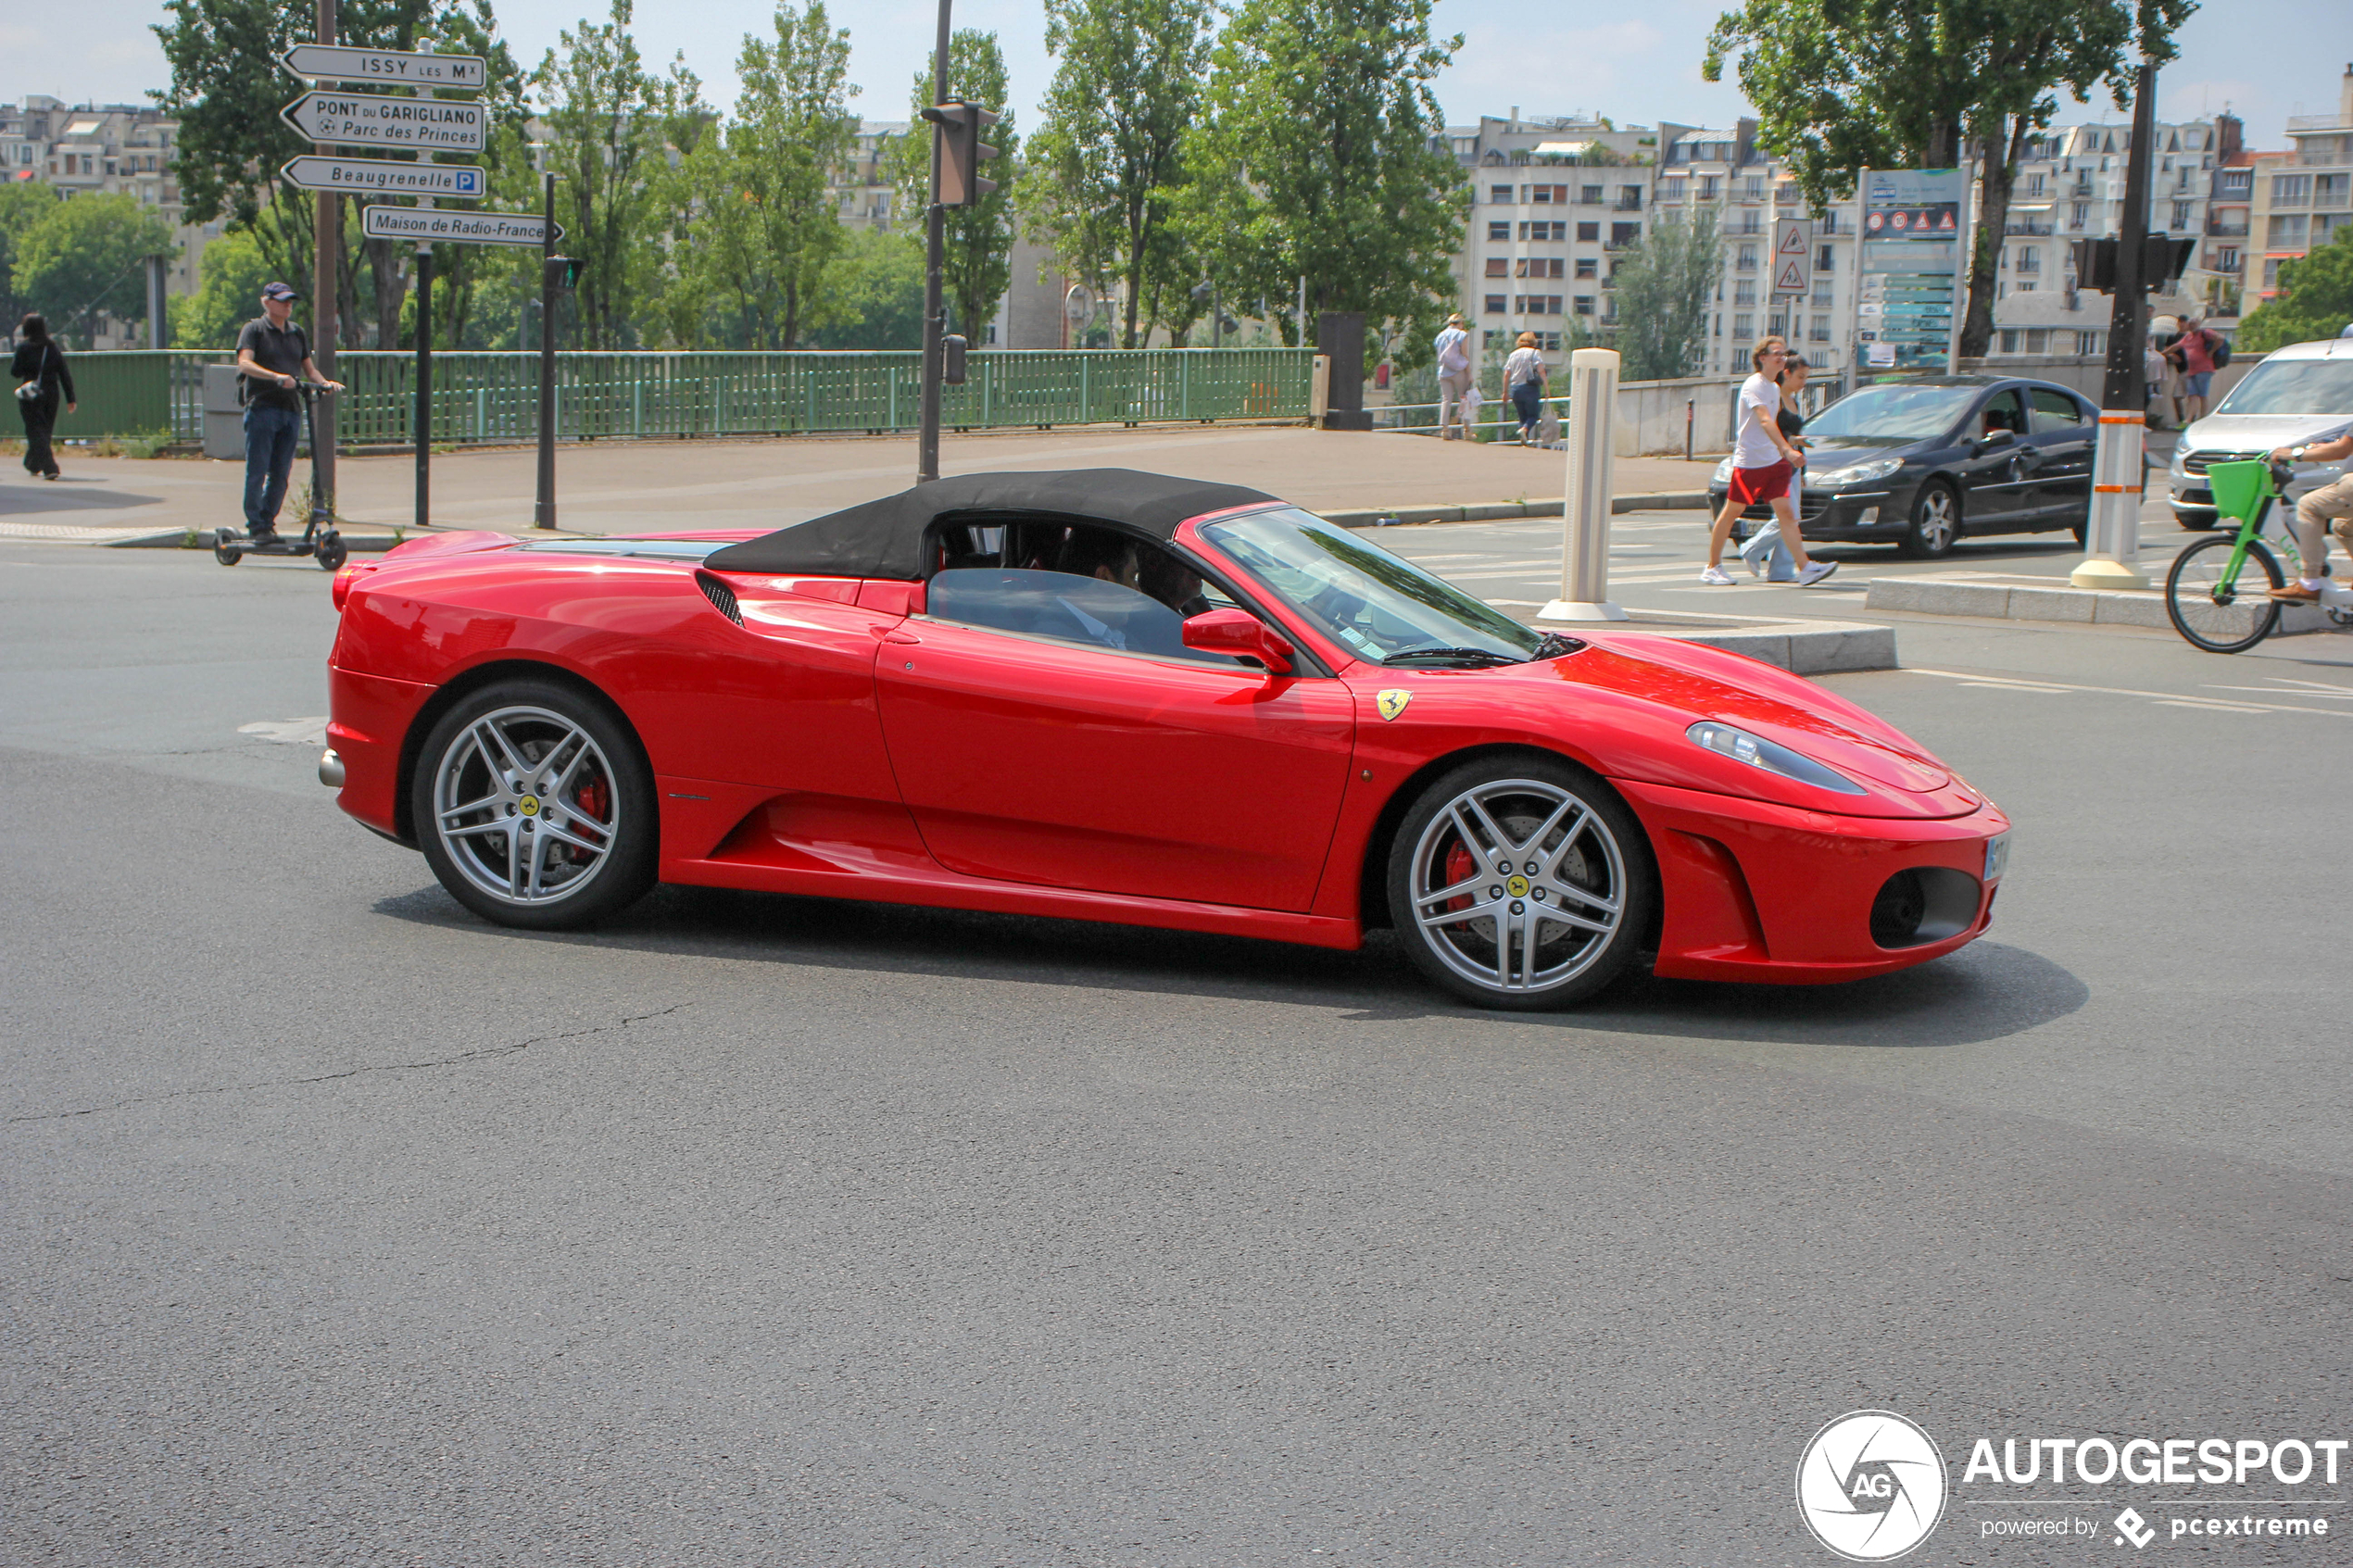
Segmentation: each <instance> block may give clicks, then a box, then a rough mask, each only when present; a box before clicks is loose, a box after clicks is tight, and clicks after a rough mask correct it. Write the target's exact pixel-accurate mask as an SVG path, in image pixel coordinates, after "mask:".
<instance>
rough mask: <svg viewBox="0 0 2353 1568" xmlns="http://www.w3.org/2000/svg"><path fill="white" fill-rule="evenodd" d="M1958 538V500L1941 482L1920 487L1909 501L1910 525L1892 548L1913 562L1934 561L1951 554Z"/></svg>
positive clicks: (1959, 510)
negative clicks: (1910, 505) (1910, 507)
mask: <svg viewBox="0 0 2353 1568" xmlns="http://www.w3.org/2000/svg"><path fill="white" fill-rule="evenodd" d="M1960 536H1961V498H1960V497H1959V496H1958V495H1955V494H1954V493H1953V487H1952V486H1951V485H1949V484H1946V483H1943V482H1942V481H1931V482H1930V483H1927V484H1923V485H1921V486H1920V493H1919V495H1917V496H1915V497H1914V498H1913V501H1912V516H1911V521H1910V524H1909V525H1908V526H1907V527H1906V529H1905V530H1904V537H1903V538H1902V539H1901V540H1899V541H1898V542H1897V544H1896V548H1898V549H1900V550H1902V551H1903V552H1904V553H1905V554H1906V555H1907V556H1910V557H1912V558H1914V559H1916V560H1934V559H1935V558H1938V557H1940V556H1944V555H1949V554H1951V553H1952V549H1953V542H1954V541H1955V540H1957V539H1958V538H1959V537H1960Z"/></svg>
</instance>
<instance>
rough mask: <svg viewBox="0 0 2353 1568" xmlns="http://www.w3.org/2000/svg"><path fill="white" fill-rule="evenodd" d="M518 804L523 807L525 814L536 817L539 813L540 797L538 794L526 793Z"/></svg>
mask: <svg viewBox="0 0 2353 1568" xmlns="http://www.w3.org/2000/svg"><path fill="white" fill-rule="evenodd" d="M517 804H518V805H519V806H520V807H521V809H522V814H523V815H524V816H526V817H535V816H537V815H539V797H537V796H535V795H526V796H524V797H522V800H521V801H520V802H518V803H517Z"/></svg>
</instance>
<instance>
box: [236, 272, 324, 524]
mask: <svg viewBox="0 0 2353 1568" xmlns="http://www.w3.org/2000/svg"><path fill="white" fill-rule="evenodd" d="M301 297H302V296H301V295H298V294H296V292H295V291H294V290H293V289H291V288H289V287H287V286H286V285H285V284H284V283H264V284H262V285H261V314H260V316H259V317H258V318H257V319H255V320H250V321H247V322H246V323H245V330H244V331H243V332H239V333H238V334H237V369H238V370H242V371H244V372H245V536H246V537H247V538H248V539H251V540H252V541H253V542H254V543H255V544H257V545H274V544H276V543H277V542H278V508H279V507H280V506H282V505H283V504H284V501H285V499H286V477H287V475H289V474H291V473H292V472H293V471H294V455H295V443H296V440H297V439H298V438H299V437H300V435H301V433H302V395H301V394H300V393H298V392H297V391H296V390H295V388H296V383H298V382H302V381H309V382H314V383H319V384H321V385H323V386H325V387H327V388H328V389H330V390H331V391H335V392H340V391H342V390H343V383H340V382H331V381H328V380H327V379H326V378H325V377H324V376H321V374H320V373H319V368H318V367H317V366H316V365H313V364H312V363H311V362H310V340H309V339H308V337H306V336H304V335H303V331H302V329H301V328H300V327H299V326H296V324H295V320H294V302H295V301H296V300H297V299H300V298H301Z"/></svg>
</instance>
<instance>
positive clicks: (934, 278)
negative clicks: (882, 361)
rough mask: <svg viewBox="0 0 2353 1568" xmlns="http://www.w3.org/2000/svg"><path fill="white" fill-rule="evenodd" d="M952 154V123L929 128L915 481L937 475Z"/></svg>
mask: <svg viewBox="0 0 2353 1568" xmlns="http://www.w3.org/2000/svg"><path fill="white" fill-rule="evenodd" d="M948 6H949V0H939V47H938V49H937V51H936V52H935V53H934V54H933V56H932V71H931V80H932V86H931V101H932V102H933V103H935V104H944V103H946V102H947V101H948V45H949V34H948ZM947 156H948V127H947V126H946V125H944V124H941V123H939V122H938V121H937V120H935V121H933V123H932V128H931V206H930V207H929V208H928V209H927V210H926V211H925V214H924V390H923V412H922V414H921V415H920V419H921V421H922V422H921V425H920V427H919V428H918V430H917V432H916V435H915V483H918V484H927V483H930V482H931V481H933V480H935V479H937V478H938V477H939V374H940V358H941V355H940V346H939V340H940V339H941V337H943V336H944V335H946V333H947V331H948V320H947V317H948V304H947V279H946V276H945V274H946V269H947V261H948V258H947V251H948V209H947V208H946V207H943V206H941V205H940V195H941V193H940V188H939V175H940V164H941V162H942V160H943V159H945V158H946V157H947Z"/></svg>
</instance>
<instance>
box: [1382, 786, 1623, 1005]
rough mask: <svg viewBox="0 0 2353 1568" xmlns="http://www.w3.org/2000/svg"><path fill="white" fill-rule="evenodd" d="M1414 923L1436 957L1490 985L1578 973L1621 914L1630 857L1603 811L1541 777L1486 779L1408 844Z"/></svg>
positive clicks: (1501, 987)
mask: <svg viewBox="0 0 2353 1568" xmlns="http://www.w3.org/2000/svg"><path fill="white" fill-rule="evenodd" d="M1410 876H1411V893H1412V898H1413V916H1414V921H1415V923H1416V925H1417V926H1419V927H1420V929H1421V934H1422V936H1423V938H1424V940H1425V941H1426V942H1427V943H1428V946H1429V949H1430V951H1431V952H1432V953H1434V954H1436V955H1437V957H1438V960H1439V961H1440V962H1441V963H1443V964H1444V965H1445V966H1446V967H1447V968H1448V969H1450V970H1452V971H1453V972H1454V973H1455V974H1457V975H1459V976H1461V977H1462V978H1463V979H1465V980H1466V981H1468V982H1470V983H1471V984H1472V985H1477V986H1479V987H1480V988H1482V989H1485V990H1491V991H1513V992H1522V993H1529V992H1538V991H1546V990H1550V989H1552V988H1553V987H1554V986H1557V985H1566V984H1567V983H1568V982H1569V981H1572V980H1574V979H1576V978H1577V977H1578V976H1579V975H1580V974H1582V973H1584V972H1585V971H1586V970H1588V969H1589V968H1591V967H1592V964H1593V962H1594V961H1595V960H1597V959H1599V958H1600V957H1601V955H1602V953H1603V952H1604V950H1605V949H1606V948H1607V947H1609V946H1610V938H1611V937H1612V936H1614V935H1617V928H1618V926H1619V925H1620V923H1621V922H1624V920H1625V918H1626V891H1627V888H1626V859H1625V857H1624V856H1623V855H1622V854H1621V853H1620V852H1619V850H1618V846H1617V837H1616V835H1615V834H1612V833H1611V832H1610V829H1609V824H1608V823H1607V822H1604V820H1603V819H1602V817H1601V815H1600V813H1598V812H1596V811H1595V810H1594V809H1592V807H1591V806H1589V805H1588V804H1586V802H1584V801H1583V800H1580V799H1579V798H1578V797H1577V796H1576V795H1575V794H1573V793H1572V792H1570V791H1569V790H1567V789H1564V788H1562V787H1561V786H1560V785H1559V784H1548V783H1545V782H1543V781H1542V780H1539V779H1492V780H1489V781H1488V782H1486V783H1483V784H1474V785H1472V786H1471V787H1470V788H1468V789H1466V790H1465V791H1463V792H1462V793H1461V794H1460V795H1457V796H1456V797H1454V798H1453V799H1452V800H1450V801H1448V802H1447V803H1446V804H1445V805H1443V806H1441V807H1440V808H1439V809H1438V814H1437V815H1436V816H1434V817H1432V818H1431V819H1430V821H1429V825H1428V827H1426V828H1424V829H1423V830H1422V835H1421V837H1420V839H1419V840H1418V841H1417V842H1416V844H1415V846H1414V859H1413V866H1412V869H1411V872H1410Z"/></svg>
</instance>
